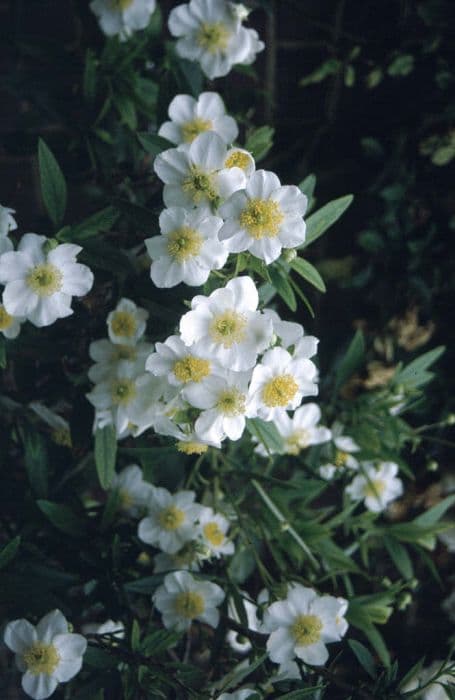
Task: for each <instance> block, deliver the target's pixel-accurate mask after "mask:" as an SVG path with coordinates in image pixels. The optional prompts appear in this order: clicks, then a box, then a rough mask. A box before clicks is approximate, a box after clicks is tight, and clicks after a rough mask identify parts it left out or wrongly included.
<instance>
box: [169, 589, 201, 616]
mask: <svg viewBox="0 0 455 700" xmlns="http://www.w3.org/2000/svg"><path fill="white" fill-rule="evenodd" d="M204 609H205V603H204V598H203V597H202V596H201V595H200V594H199V593H195V592H194V591H184V592H183V593H179V594H178V595H177V596H176V597H175V611H176V613H177V614H178V615H180V616H181V617H185V618H186V619H187V620H193V619H194V618H195V617H199V615H202V613H203V612H204Z"/></svg>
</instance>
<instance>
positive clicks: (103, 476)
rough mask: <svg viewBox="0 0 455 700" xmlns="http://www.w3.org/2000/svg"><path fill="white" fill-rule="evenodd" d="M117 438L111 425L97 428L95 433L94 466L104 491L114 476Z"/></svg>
mask: <svg viewBox="0 0 455 700" xmlns="http://www.w3.org/2000/svg"><path fill="white" fill-rule="evenodd" d="M116 457H117V436H116V432H115V428H114V426H113V425H106V426H105V427H104V428H98V430H97V431H96V433H95V465H96V472H97V474H98V479H99V482H100V485H101V487H102V488H103V489H104V490H106V489H108V488H109V486H110V485H111V483H112V479H113V478H114V474H115V460H116Z"/></svg>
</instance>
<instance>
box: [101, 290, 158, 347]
mask: <svg viewBox="0 0 455 700" xmlns="http://www.w3.org/2000/svg"><path fill="white" fill-rule="evenodd" d="M147 319H148V311H146V310H145V309H141V308H140V307H139V306H136V304H135V303H134V301H131V300H130V299H120V301H119V303H118V304H117V306H116V307H115V309H114V311H111V312H110V314H108V317H107V319H106V323H107V329H108V334H109V338H110V340H111V342H112V343H115V344H118V345H136V343H137V341H138V340H139V338H140V337H141V336H142V335H143V334H144V331H145V322H146V321H147Z"/></svg>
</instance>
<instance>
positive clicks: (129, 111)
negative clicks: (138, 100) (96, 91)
mask: <svg viewBox="0 0 455 700" xmlns="http://www.w3.org/2000/svg"><path fill="white" fill-rule="evenodd" d="M113 100H114V105H115V108H116V109H117V112H118V113H119V116H120V119H121V121H122V122H123V124H125V125H126V126H127V127H128V128H129V129H131V131H135V129H137V113H136V107H135V104H134V102H133V101H132V99H131V98H130V97H128V95H119V94H117V95H114V97H113Z"/></svg>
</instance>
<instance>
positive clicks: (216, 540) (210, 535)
mask: <svg viewBox="0 0 455 700" xmlns="http://www.w3.org/2000/svg"><path fill="white" fill-rule="evenodd" d="M202 532H203V533H204V537H205V539H206V540H207V541H208V542H210V544H211V545H213V546H214V547H219V546H220V545H222V544H223V542H224V533H223V532H221V530H220V527H219V525H218V524H217V523H207V524H206V525H204V527H203V528H202Z"/></svg>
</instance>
